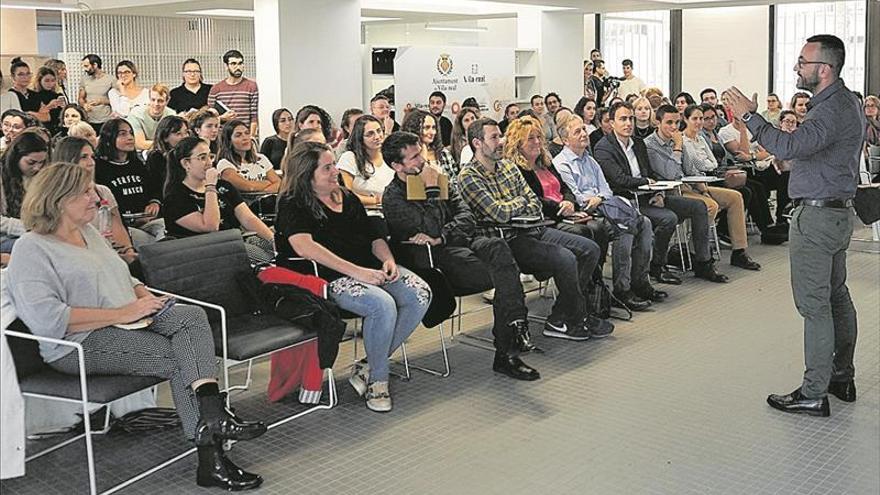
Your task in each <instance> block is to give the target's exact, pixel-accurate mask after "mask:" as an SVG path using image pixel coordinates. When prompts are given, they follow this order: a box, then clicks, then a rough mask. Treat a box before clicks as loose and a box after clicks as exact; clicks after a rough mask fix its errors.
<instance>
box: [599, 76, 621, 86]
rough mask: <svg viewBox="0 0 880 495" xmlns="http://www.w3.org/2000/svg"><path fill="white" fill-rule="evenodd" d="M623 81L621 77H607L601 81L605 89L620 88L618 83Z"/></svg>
mask: <svg viewBox="0 0 880 495" xmlns="http://www.w3.org/2000/svg"><path fill="white" fill-rule="evenodd" d="M623 80H624V79H623V78H622V77H614V76H608V77H606V78H605V79H604V80H603V81H602V85H603V86H605V88H607V89H617V88H618V87H620V81H623Z"/></svg>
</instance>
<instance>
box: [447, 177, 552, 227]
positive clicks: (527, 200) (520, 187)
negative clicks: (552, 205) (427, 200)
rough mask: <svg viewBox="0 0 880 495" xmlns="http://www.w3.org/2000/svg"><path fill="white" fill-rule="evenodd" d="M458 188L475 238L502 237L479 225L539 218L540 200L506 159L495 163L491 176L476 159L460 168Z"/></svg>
mask: <svg viewBox="0 0 880 495" xmlns="http://www.w3.org/2000/svg"><path fill="white" fill-rule="evenodd" d="M458 186H459V188H460V191H461V195H462V197H464V200H465V202H467V204H468V206H470V207H471V211H472V212H473V214H474V218H475V219H476V221H477V223H478V226H477V229H476V233H477V235H483V236H486V237H501V233H500V232H499V231H498V229H497V228H495V227H488V226H481V225H479V224H481V223H482V224H507V223H510V220H511V219H512V218H513V217H519V216H533V217H541V201H540V200H539V199H538V197H537V196H536V195H535V193H534V192H533V191H532V189H531V188H530V187H529V185H528V184H527V183H526V180H525V179H524V178H523V176H522V174H521V173H520V172H519V170H518V169H517V168H516V165H514V164H512V163H510V162H508V161H507V160H500V161H498V162H496V163H495V172H494V173H492V172H489V171H487V170H486V169H485V168H484V167H483V166H482V165H480V163H479V162H478V161H476V160H474V161H472V162H471V163H468V164H467V165H465V166H464V167H462V169H461V173H460V174H459V176H458Z"/></svg>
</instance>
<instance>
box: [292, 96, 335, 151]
mask: <svg viewBox="0 0 880 495" xmlns="http://www.w3.org/2000/svg"><path fill="white" fill-rule="evenodd" d="M303 129H318V130H320V131H321V132H323V133H324V139H325V140H326V141H327V142H328V143H329V142H332V141H333V138H334V135H333V119H331V118H330V114H329V113H327V111H326V110H324V109H323V108H321V107H318V106H315V105H306V106H304V107H302V108H300V109H299V111H297V112H296V119H295V121H294V127H293V133H294V134H296V133H297V132H299V131H301V130H303Z"/></svg>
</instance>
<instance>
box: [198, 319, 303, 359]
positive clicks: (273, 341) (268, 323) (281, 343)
mask: <svg viewBox="0 0 880 495" xmlns="http://www.w3.org/2000/svg"><path fill="white" fill-rule="evenodd" d="M226 331H227V333H228V336H229V348H228V352H229V358H230V359H234V360H236V361H245V360H248V359H251V358H254V357H257V356H261V355H263V354H266V353H267V352H271V351H274V350H277V349H282V348H284V347H289V346H292V345H295V344H299V343H302V342H305V341H307V340H310V339H314V338H316V337H317V335H316V333H315V332H314V331H312V330H309V329H307V328H305V327H303V326H300V325H297V324H294V323H291V322H289V321H287V320H283V319H281V318H278V317H277V316H274V315H250V314H246V315H239V316H233V317H231V318H229V319H228V320H227V322H226ZM221 337H222V334H221V332H220V325H219V324H217V325H215V327H214V346H215V352H216V353H217V355H218V356H222V355H223V341H222V338H221Z"/></svg>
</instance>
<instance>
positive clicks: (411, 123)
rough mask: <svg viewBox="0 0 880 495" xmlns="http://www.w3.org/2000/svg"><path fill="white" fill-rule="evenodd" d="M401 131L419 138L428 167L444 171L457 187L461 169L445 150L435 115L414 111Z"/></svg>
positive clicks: (404, 121)
mask: <svg viewBox="0 0 880 495" xmlns="http://www.w3.org/2000/svg"><path fill="white" fill-rule="evenodd" d="M401 129H402V130H404V131H406V132H411V133H413V134H415V135H417V136H419V139H421V145H422V158H424V160H425V162H426V163H427V164H428V165H431V166H433V167H438V168H439V169H440V170H442V171H443V173H444V174H446V176H447V177H448V178H449V184H450V185H451V186H452V187H455V184H456V181H458V172H459V171H460V170H461V167H459V166H458V165H457V164H456V163H455V160H453V158H452V154H451V153H450V152H449V151H448V150H446V149H445V148H443V139H442V138H441V137H440V132H439V128H438V127H437V119H436V118H435V117H434V115H433V114H430V113H428V112H425V111H424V110H413V111H411V112H410V113H408V114H407V115H406V118H404V119H403V125H402V126H401ZM383 156H384V153H383Z"/></svg>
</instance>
